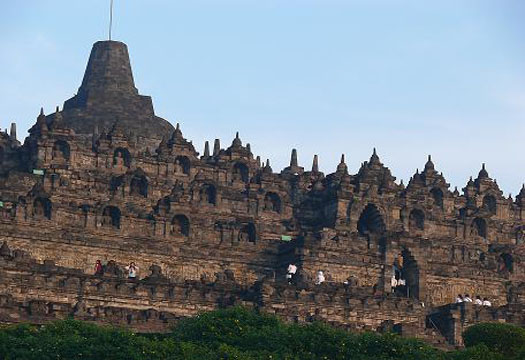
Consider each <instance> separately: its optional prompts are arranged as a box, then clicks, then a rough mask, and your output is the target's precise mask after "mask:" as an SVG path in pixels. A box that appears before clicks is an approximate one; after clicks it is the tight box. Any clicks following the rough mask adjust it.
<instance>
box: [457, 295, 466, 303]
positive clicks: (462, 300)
mask: <svg viewBox="0 0 525 360" xmlns="http://www.w3.org/2000/svg"><path fill="white" fill-rule="evenodd" d="M464 301H465V299H463V295H461V294H459V295H458V297H457V298H456V304H459V303H462V302H464Z"/></svg>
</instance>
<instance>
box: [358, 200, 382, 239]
mask: <svg viewBox="0 0 525 360" xmlns="http://www.w3.org/2000/svg"><path fill="white" fill-rule="evenodd" d="M357 231H358V232H359V234H360V235H367V234H382V233H384V232H385V231H386V226H385V222H384V221H383V217H382V216H381V213H380V212H379V210H378V209H377V206H375V205H374V204H368V205H367V206H366V207H365V209H364V210H363V211H362V212H361V216H360V217H359V221H358V222H357Z"/></svg>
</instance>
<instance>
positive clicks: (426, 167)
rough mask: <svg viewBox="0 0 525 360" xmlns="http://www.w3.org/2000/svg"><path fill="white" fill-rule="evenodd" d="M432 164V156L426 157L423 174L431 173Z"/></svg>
mask: <svg viewBox="0 0 525 360" xmlns="http://www.w3.org/2000/svg"><path fill="white" fill-rule="evenodd" d="M433 170H434V163H433V162H432V156H431V155H428V160H427V163H426V164H425V172H429V171H433Z"/></svg>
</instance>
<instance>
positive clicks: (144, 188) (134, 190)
mask: <svg viewBox="0 0 525 360" xmlns="http://www.w3.org/2000/svg"><path fill="white" fill-rule="evenodd" d="M129 194H130V195H135V196H142V197H148V179H147V178H146V176H144V175H137V174H136V175H133V177H132V178H131V181H130V184H129Z"/></svg>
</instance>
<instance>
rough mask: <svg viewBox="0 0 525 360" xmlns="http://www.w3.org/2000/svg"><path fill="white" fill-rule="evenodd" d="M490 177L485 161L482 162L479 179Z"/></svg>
mask: <svg viewBox="0 0 525 360" xmlns="http://www.w3.org/2000/svg"><path fill="white" fill-rule="evenodd" d="M488 177H489V173H488V172H487V170H486V169H485V163H483V164H481V170H480V171H479V174H478V179H487V178H488Z"/></svg>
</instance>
